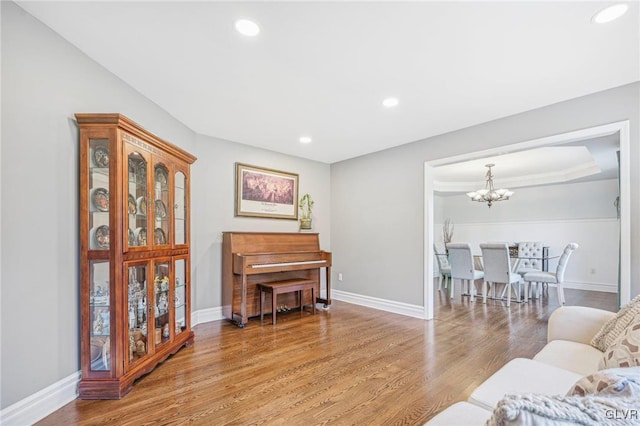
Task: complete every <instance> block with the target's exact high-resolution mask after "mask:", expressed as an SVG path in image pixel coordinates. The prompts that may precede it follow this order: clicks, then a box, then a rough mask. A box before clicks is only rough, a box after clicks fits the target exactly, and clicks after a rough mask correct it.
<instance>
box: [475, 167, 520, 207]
mask: <svg viewBox="0 0 640 426" xmlns="http://www.w3.org/2000/svg"><path fill="white" fill-rule="evenodd" d="M493 166H495V164H486V165H485V167H487V168H489V170H488V171H487V184H486V185H485V187H484V189H479V190H477V191H473V192H467V196H468V197H469V198H471V201H480V202H481V203H482V202H486V203H487V204H488V206H489V207H491V204H493V202H494V201H504V200H508V199H509V197H511V196H512V195H513V191H509V190H508V189H494V188H493V175H492V174H491V168H492V167H493Z"/></svg>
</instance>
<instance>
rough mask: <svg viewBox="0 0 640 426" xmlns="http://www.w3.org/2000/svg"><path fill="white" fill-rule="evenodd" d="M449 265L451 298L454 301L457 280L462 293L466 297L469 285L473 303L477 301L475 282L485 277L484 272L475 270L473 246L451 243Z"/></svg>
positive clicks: (448, 246)
mask: <svg viewBox="0 0 640 426" xmlns="http://www.w3.org/2000/svg"><path fill="white" fill-rule="evenodd" d="M447 250H448V251H449V265H451V290H450V293H451V298H452V299H453V288H454V287H455V280H460V293H461V294H462V295H463V296H464V293H463V291H464V286H465V284H466V285H467V288H468V292H469V295H470V296H471V301H472V302H473V301H474V300H475V294H476V286H475V281H476V280H479V279H482V278H483V277H484V272H483V271H479V270H477V269H475V268H474V263H473V255H472V254H471V245H469V244H468V243H449V244H447Z"/></svg>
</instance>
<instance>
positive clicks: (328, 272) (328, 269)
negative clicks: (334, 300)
mask: <svg viewBox="0 0 640 426" xmlns="http://www.w3.org/2000/svg"><path fill="white" fill-rule="evenodd" d="M325 272H326V275H327V298H326V299H323V298H321V297H316V302H317V303H323V305H322V309H323V310H325V311H328V310H329V307H330V305H331V267H330V266H327V267H326V268H325ZM320 278H321V277H320V276H319V277H318V279H320ZM320 281H322V280H321V279H320ZM318 296H320V292H319V291H318Z"/></svg>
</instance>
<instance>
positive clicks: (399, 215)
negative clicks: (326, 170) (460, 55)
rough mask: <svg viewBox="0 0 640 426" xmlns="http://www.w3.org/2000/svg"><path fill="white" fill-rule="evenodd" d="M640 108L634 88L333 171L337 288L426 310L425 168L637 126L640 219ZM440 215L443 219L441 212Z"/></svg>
mask: <svg viewBox="0 0 640 426" xmlns="http://www.w3.org/2000/svg"><path fill="white" fill-rule="evenodd" d="M487 102H490V99H488V100H487ZM639 104H640V83H634V84H630V85H626V86H622V87H619V88H614V89H611V90H607V91H603V92H599V93H595V94H592V95H589V96H585V97H581V98H577V99H573V100H570V101H566V102H562V103H558V104H555V105H551V106H547V107H544V108H540V109H536V110H532V111H528V112H525V113H522V114H518V115H514V116H510V117H506V118H503V119H500V120H495V121H491V122H488V123H484V124H480V125H477V126H473V127H470V128H466V129H462V130H459V131H456V132H451V133H447V134H444V135H439V136H435V137H432V138H428V139H425V140H421V141H417V142H414V143H411V144H407V145H403V146H400V147H397V148H393V149H389V150H385V151H381V152H378V153H374V154H370V155H367V156H363V157H359V158H354V159H351V160H347V161H343V162H339V163H334V164H332V165H331V205H332V210H331V249H332V251H333V254H334V268H333V271H334V273H336V274H337V273H342V274H343V278H344V281H342V282H339V281H334V282H335V288H336V289H340V290H343V291H347V292H352V293H357V294H364V295H367V296H372V297H378V298H382V299H388V300H394V301H398V302H403V303H409V304H415V305H422V304H423V272H424V266H423V265H424V260H423V258H424V254H423V236H424V224H423V217H424V212H423V210H424V208H423V206H424V176H423V175H424V162H425V161H430V160H436V159H441V158H446V157H451V156H456V155H460V154H463V153H468V152H473V151H480V150H483V149H489V148H495V147H499V146H504V145H509V144H514V143H517V142H524V141H528V140H533V139H537V138H541V137H545V136H551V135H554V134H560V133H566V132H569V131H574V130H578V129H584V128H588V127H593V126H596V125H602V124H607V123H612V122H616V121H622V120H629V121H630V123H631V126H630V133H631V152H630V156H631V185H630V190H631V200H629V202H630V212H631V217H632V218H634V217H638V214H639V213H640V204H639V203H640V191H639V189H640V188H639V185H638V178H639V177H640V176H639V173H640V167H639V166H640V161H639V160H638V158H639V154H640V147H639V145H638V142H639V140H640V137H639V132H640V130H639V127H638V126H639V121H638V116H639V114H640V110H639ZM436 214H443V212H442V211H439V210H438V209H437V208H436ZM639 233H640V223H638V221H634V220H632V223H631V234H632V235H631V256H632V259H637V258H638V255H640V235H639ZM436 238H437V235H436ZM639 278H640V268H639V266H638V263H637V262H635V261H632V268H631V295H632V296H633V295H635V294H638V293H640V279H639Z"/></svg>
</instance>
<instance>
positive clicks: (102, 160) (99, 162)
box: [93, 146, 109, 167]
mask: <svg viewBox="0 0 640 426" xmlns="http://www.w3.org/2000/svg"><path fill="white" fill-rule="evenodd" d="M93 163H94V164H95V165H96V166H98V167H109V151H108V150H107V149H106V148H103V147H101V146H99V147H97V148H96V149H94V150H93Z"/></svg>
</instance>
